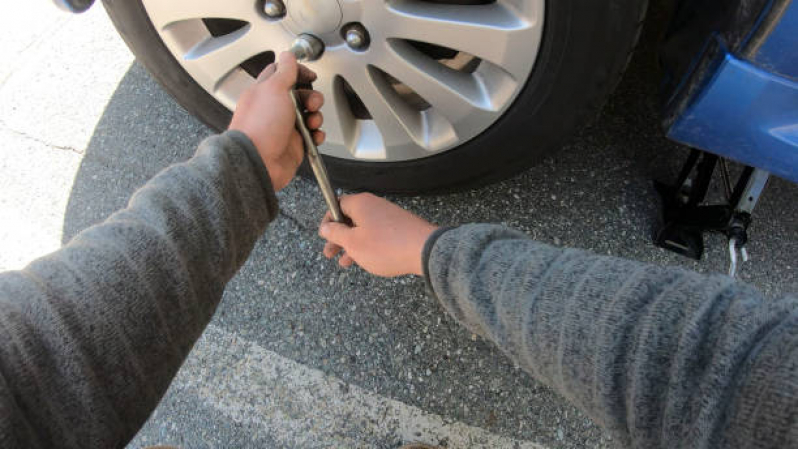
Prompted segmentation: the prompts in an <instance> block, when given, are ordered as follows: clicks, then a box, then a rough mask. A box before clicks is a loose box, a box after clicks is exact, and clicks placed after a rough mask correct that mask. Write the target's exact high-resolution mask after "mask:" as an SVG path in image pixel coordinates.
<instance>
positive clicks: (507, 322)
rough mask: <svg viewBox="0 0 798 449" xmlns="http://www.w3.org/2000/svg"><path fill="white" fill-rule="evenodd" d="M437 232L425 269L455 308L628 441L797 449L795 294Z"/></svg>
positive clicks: (463, 230)
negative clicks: (769, 293)
mask: <svg viewBox="0 0 798 449" xmlns="http://www.w3.org/2000/svg"><path fill="white" fill-rule="evenodd" d="M434 237H435V238H433V239H430V240H429V241H428V243H427V248H425V254H426V259H425V261H424V263H425V265H426V269H427V277H428V279H427V281H428V282H429V285H430V286H431V288H432V290H433V292H434V295H435V296H437V298H438V299H439V300H440V302H441V303H442V304H443V306H444V307H445V308H446V309H447V310H448V311H449V312H450V313H451V314H452V315H453V316H454V317H455V318H456V319H457V320H458V321H460V322H461V323H462V324H464V325H465V326H467V327H468V328H469V329H470V330H471V331H473V332H475V333H478V334H481V335H482V336H484V337H486V338H488V339H490V340H492V341H493V342H495V343H496V344H497V345H498V347H499V348H501V349H502V350H503V351H504V352H505V353H506V354H507V355H508V356H509V357H510V358H511V359H512V360H513V361H515V362H516V363H517V364H518V365H520V366H521V367H523V369H525V370H526V371H527V372H528V373H530V374H532V375H533V376H534V377H535V378H536V379H538V380H539V381H541V382H543V383H545V384H547V385H548V386H550V387H551V388H553V389H555V390H556V391H558V392H559V393H560V394H561V395H563V396H564V397H565V398H567V399H568V400H570V401H571V402H572V403H574V404H575V405H576V406H577V407H579V408H580V409H582V410H583V411H585V412H586V413H587V414H588V415H589V416H591V417H592V418H593V419H594V420H595V421H596V422H597V423H598V424H599V425H602V426H603V427H605V428H606V429H608V430H609V431H610V433H611V434H612V435H613V436H614V437H615V438H616V439H617V440H618V441H619V442H621V444H622V445H623V446H627V447H636V448H658V447H691V448H721V447H746V448H764V447H795V445H796V444H798V422H797V421H796V418H795V417H796V416H798V312H797V311H798V307H796V306H798V300H796V298H795V297H785V298H781V299H778V300H765V299H763V297H762V295H761V294H760V292H758V291H757V290H756V289H754V288H752V287H750V286H748V285H745V284H742V283H737V282H734V281H733V280H732V279H731V278H729V277H727V276H721V275H716V276H703V275H700V274H697V273H694V272H689V271H685V270H681V269H675V268H664V267H657V266H653V265H647V264H643V263H639V262H634V261H630V260H622V259H617V258H612V257H604V256H598V255H594V254H590V253H587V252H583V251H578V250H574V249H559V248H554V247H551V246H548V245H544V244H541V243H537V242H535V241H533V240H531V239H529V238H528V237H527V236H525V235H524V234H521V233H519V232H516V231H512V230H509V229H507V228H504V227H500V226H492V225H467V226H462V227H459V228H456V229H452V230H449V231H446V232H444V233H442V234H439V235H435V236H434Z"/></svg>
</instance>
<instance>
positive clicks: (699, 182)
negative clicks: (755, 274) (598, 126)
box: [654, 149, 770, 277]
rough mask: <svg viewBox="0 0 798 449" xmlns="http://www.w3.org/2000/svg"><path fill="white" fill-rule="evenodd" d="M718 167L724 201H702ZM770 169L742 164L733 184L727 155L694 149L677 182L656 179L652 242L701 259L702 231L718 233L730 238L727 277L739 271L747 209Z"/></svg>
mask: <svg viewBox="0 0 798 449" xmlns="http://www.w3.org/2000/svg"><path fill="white" fill-rule="evenodd" d="M717 166H720V174H721V178H722V181H723V188H724V193H725V197H726V203H725V204H702V203H703V202H704V200H705V199H706V196H707V191H708V190H709V185H710V181H711V180H712V174H713V173H714V171H715V168H716V167H717ZM769 177H770V173H768V172H766V171H764V170H761V169H758V168H754V167H748V166H746V167H745V168H744V169H743V171H742V174H741V175H740V177H739V179H738V180H737V183H736V184H735V185H734V187H732V183H731V179H730V175H729V169H728V164H727V163H726V160H725V159H723V158H721V157H719V156H716V155H714V154H710V153H706V152H704V151H701V150H697V149H692V150H691V152H690V156H688V158H687V161H686V162H685V164H684V167H682V171H681V173H680V174H679V178H678V179H677V182H676V184H674V185H667V184H664V183H660V182H656V183H655V185H656V188H657V192H659V194H660V196H661V197H662V217H663V221H662V223H661V226H660V227H659V229H657V230H656V232H655V233H654V243H655V244H656V245H657V246H660V247H662V248H665V249H667V250H670V251H673V252H676V253H679V254H682V255H684V256H687V257H691V258H693V259H696V260H700V259H701V255H702V254H703V253H704V233H705V232H719V233H721V234H724V235H725V236H726V237H727V238H728V239H729V276H732V277H734V276H735V275H736V273H737V268H738V260H739V259H742V261H743V262H746V261H747V260H748V252H747V251H746V248H745V246H746V244H747V243H748V226H749V225H750V224H751V213H752V211H753V210H754V207H755V206H756V203H757V202H758V201H759V197H760V195H761V194H762V191H763V190H764V188H765V184H767V181H768V178H769Z"/></svg>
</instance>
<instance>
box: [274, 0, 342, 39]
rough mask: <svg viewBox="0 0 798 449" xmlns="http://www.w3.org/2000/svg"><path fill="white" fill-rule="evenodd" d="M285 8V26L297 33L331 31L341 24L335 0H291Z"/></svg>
mask: <svg viewBox="0 0 798 449" xmlns="http://www.w3.org/2000/svg"><path fill="white" fill-rule="evenodd" d="M287 9H288V14H287V16H286V20H285V27H286V28H288V30H290V31H291V32H292V33H294V34H297V35H298V34H302V33H308V34H314V35H316V36H319V35H323V34H327V33H332V32H333V31H335V30H336V29H338V27H339V26H341V19H342V18H343V13H342V11H341V5H339V4H338V2H337V1H336V0H291V1H290V2H287Z"/></svg>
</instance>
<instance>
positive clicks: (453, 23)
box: [375, 0, 542, 80]
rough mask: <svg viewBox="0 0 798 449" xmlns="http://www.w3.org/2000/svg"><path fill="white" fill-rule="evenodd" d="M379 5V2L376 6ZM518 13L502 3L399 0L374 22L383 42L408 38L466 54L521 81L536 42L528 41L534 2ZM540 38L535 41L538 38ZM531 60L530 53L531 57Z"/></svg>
mask: <svg viewBox="0 0 798 449" xmlns="http://www.w3.org/2000/svg"><path fill="white" fill-rule="evenodd" d="M375 3H382V2H375ZM520 3H521V5H522V7H521V8H520V9H518V8H513V7H510V6H508V5H506V4H505V3H502V2H496V3H490V4H486V5H471V6H462V5H445V4H438V3H431V2H411V1H407V0H400V1H397V2H385V6H384V7H383V8H384V9H383V11H384V12H386V11H387V13H385V14H384V15H382V14H380V15H379V18H378V20H380V21H381V26H383V25H382V24H384V27H385V28H384V29H383V30H381V33H382V34H384V36H385V37H387V38H401V39H410V40H416V41H420V42H427V43H431V44H436V45H441V46H444V47H448V48H451V49H453V50H458V51H464V52H466V53H470V54H472V55H474V56H476V57H478V58H480V59H484V60H486V61H489V62H492V63H493V64H495V65H497V66H499V67H502V68H503V69H505V70H506V71H507V72H509V73H510V74H511V75H512V76H513V77H514V78H516V79H519V80H520V79H523V77H525V76H526V74H525V72H526V69H527V68H528V59H527V58H528V57H529V53H530V50H536V49H537V48H538V45H539V42H536V41H535V40H534V39H530V37H531V36H539V33H530V30H532V29H534V28H536V27H539V26H540V25H541V23H542V17H539V16H538V14H539V12H540V11H542V8H541V7H536V5H537V4H538V3H539V2H536V1H527V2H520ZM537 39H538V40H539V37H538V38H537ZM532 57H534V55H532Z"/></svg>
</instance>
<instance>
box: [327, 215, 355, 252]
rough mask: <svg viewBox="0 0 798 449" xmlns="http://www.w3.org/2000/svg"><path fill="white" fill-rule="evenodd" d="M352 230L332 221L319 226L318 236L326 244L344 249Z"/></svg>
mask: <svg viewBox="0 0 798 449" xmlns="http://www.w3.org/2000/svg"><path fill="white" fill-rule="evenodd" d="M351 233H352V228H350V227H349V226H347V225H345V224H343V223H336V222H334V221H330V222H325V223H322V224H321V226H319V235H320V236H321V238H323V239H324V240H327V241H328V242H332V243H335V244H336V245H338V246H341V247H343V248H346V247H347V246H348V243H349V242H350V240H351Z"/></svg>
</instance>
